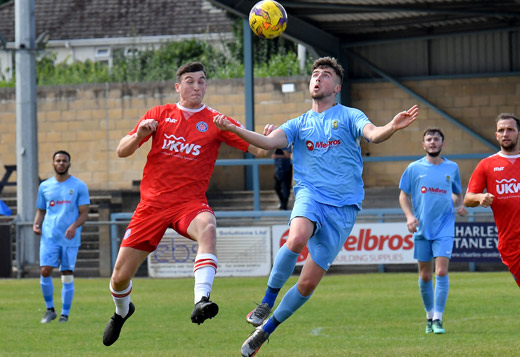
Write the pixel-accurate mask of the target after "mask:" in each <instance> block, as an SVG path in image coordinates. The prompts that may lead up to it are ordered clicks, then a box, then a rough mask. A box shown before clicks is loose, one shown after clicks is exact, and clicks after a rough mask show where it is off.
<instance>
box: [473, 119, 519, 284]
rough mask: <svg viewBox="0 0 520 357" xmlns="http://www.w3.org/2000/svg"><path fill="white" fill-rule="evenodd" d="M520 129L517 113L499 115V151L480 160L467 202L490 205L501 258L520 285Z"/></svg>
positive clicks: (476, 204)
mask: <svg viewBox="0 0 520 357" xmlns="http://www.w3.org/2000/svg"><path fill="white" fill-rule="evenodd" d="M519 130H520V120H518V118H517V117H516V116H515V115H513V114H509V113H502V114H500V115H499V116H498V118H497V131H496V133H495V135H496V138H497V140H498V143H499V144H500V151H499V152H498V153H496V154H494V155H492V156H490V157H487V158H485V159H483V160H482V161H480V162H479V164H478V165H477V167H476V168H475V171H474V172H473V174H472V175H471V178H470V180H469V184H468V191H467V193H466V196H465V198H464V204H465V205H466V206H469V207H475V206H478V205H481V206H482V207H489V206H491V209H492V210H493V216H494V218H495V223H496V225H497V228H498V251H499V252H500V257H501V258H502V262H504V264H505V265H507V267H508V268H509V271H510V272H511V273H512V274H513V276H514V278H515V280H516V283H517V285H518V286H519V287H520V225H519V224H518V221H517V219H518V217H520V153H519V145H518V131H519ZM484 190H486V191H487V192H485V193H484Z"/></svg>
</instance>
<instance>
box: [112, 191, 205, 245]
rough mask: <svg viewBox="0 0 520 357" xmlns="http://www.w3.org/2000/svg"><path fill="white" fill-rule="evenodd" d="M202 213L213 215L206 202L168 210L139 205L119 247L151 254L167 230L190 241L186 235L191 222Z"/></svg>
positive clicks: (181, 205) (176, 205)
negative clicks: (171, 229)
mask: <svg viewBox="0 0 520 357" xmlns="http://www.w3.org/2000/svg"><path fill="white" fill-rule="evenodd" d="M202 212H210V213H211V214H214V213H213V210H212V209H211V207H210V206H209V205H208V203H207V202H206V201H191V202H186V203H182V204H173V205H172V207H170V208H166V209H165V208H157V207H152V206H148V205H146V204H143V203H139V204H138V205H137V208H136V210H135V212H134V214H133V216H132V220H131V221H130V224H129V225H128V227H127V228H126V232H125V236H124V237H123V241H122V242H121V247H131V248H135V249H139V250H144V251H148V252H153V251H154V250H155V248H157V245H158V244H159V242H160V241H161V239H162V237H163V236H164V232H165V231H166V229H167V228H173V229H174V230H175V231H176V232H177V233H179V234H181V235H183V236H185V237H186V238H189V239H192V238H191V237H190V236H189V235H188V232H187V231H188V226H189V225H190V223H191V221H192V220H193V219H194V218H195V216H197V215H198V214H199V213H202Z"/></svg>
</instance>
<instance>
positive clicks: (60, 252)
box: [40, 244, 79, 271]
mask: <svg viewBox="0 0 520 357" xmlns="http://www.w3.org/2000/svg"><path fill="white" fill-rule="evenodd" d="M78 250H79V247H63V246H59V245H49V244H40V266H49V267H53V268H57V267H58V265H59V263H61V265H60V271H65V270H72V271H74V268H75V267H76V259H77V257H78Z"/></svg>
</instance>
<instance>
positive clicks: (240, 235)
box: [148, 227, 271, 278]
mask: <svg viewBox="0 0 520 357" xmlns="http://www.w3.org/2000/svg"><path fill="white" fill-rule="evenodd" d="M197 248H198V245H197V242H195V241H192V240H190V239H187V238H185V237H183V236H181V235H179V234H178V233H177V232H175V231H174V230H172V229H168V230H167V231H166V233H165V235H164V237H163V238H162V240H161V242H160V243H159V245H158V246H157V249H156V250H155V251H153V252H152V253H150V255H149V256H148V275H149V276H151V277H153V278H172V277H191V276H193V262H194V260H195V256H196V255H197ZM217 256H218V268H217V276H228V277H229V276H266V275H269V271H270V270H271V227H244V228H242V227H236V228H217Z"/></svg>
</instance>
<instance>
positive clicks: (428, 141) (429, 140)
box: [423, 133, 444, 157]
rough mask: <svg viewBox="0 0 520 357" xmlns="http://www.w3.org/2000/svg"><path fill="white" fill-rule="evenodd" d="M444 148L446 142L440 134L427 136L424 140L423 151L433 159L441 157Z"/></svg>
mask: <svg viewBox="0 0 520 357" xmlns="http://www.w3.org/2000/svg"><path fill="white" fill-rule="evenodd" d="M443 147H444V141H443V140H442V136H440V135H439V133H433V134H426V135H425V136H424V138H423V149H424V151H426V154H427V155H429V156H432V157H437V156H439V155H440V153H441V151H442V148H443Z"/></svg>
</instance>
